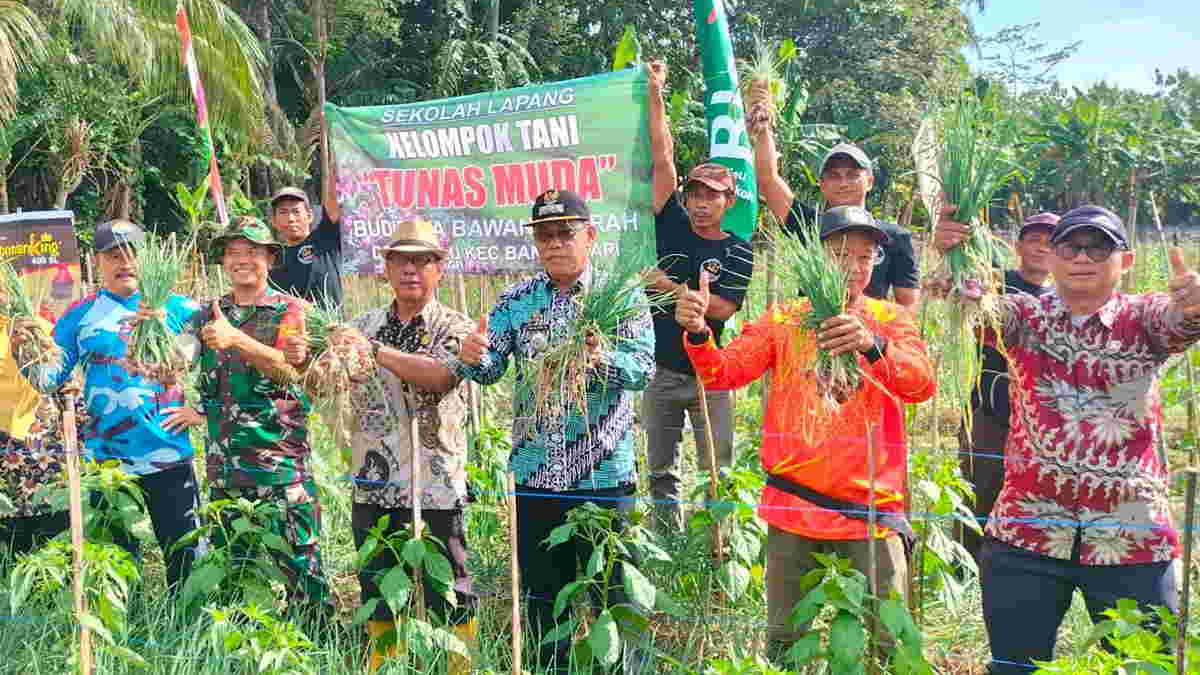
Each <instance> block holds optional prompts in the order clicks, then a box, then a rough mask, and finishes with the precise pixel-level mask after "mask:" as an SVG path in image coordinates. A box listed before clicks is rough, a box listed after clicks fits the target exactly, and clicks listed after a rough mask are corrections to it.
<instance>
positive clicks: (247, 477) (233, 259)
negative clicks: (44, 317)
mask: <svg viewBox="0 0 1200 675" xmlns="http://www.w3.org/2000/svg"><path fill="white" fill-rule="evenodd" d="M212 252H213V255H214V257H215V258H216V259H217V260H220V261H221V266H222V268H223V269H224V271H225V274H226V275H227V276H228V277H229V282H230V285H231V287H232V289H231V292H230V293H229V294H228V295H225V296H224V297H222V298H220V299H219V300H214V301H213V302H212V303H211V304H210V305H209V306H206V307H204V308H203V309H201V310H200V311H199V312H198V313H197V314H196V317H195V320H194V322H193V330H194V331H196V332H198V333H199V336H200V338H201V340H202V341H203V343H204V346H203V348H202V349H201V350H200V355H199V362H200V379H199V390H200V404H201V407H202V409H203V414H204V415H205V416H206V417H207V419H208V438H209V442H208V450H207V453H206V465H207V473H208V483H209V487H210V489H211V494H210V497H211V499H212V500H213V501H217V500H222V499H238V498H245V499H248V500H259V501H262V502H270V503H274V504H276V505H277V506H278V507H279V514H278V516H277V518H276V519H275V520H274V521H273V522H272V523H271V529H272V531H273V532H274V533H275V534H278V535H279V536H281V537H283V538H284V539H285V540H286V541H287V542H288V544H289V545H290V547H291V549H292V550H291V555H290V556H286V555H283V554H279V555H278V556H277V558H278V562H279V563H280V569H281V570H282V571H283V573H284V575H285V576H286V577H287V579H288V588H287V591H288V596H289V599H290V601H291V602H289V604H292V603H295V602H298V601H307V602H308V603H310V605H313V606H314V609H316V610H317V611H318V612H320V613H321V615H322V616H328V615H330V614H331V613H332V605H331V604H330V600H329V586H328V584H327V582H326V580H325V575H324V573H323V572H322V571H321V556H320V551H319V549H318V546H317V544H318V540H319V539H320V534H321V507H320V504H319V503H318V502H317V486H316V484H315V483H314V481H313V475H312V469H311V467H310V465H309V456H310V455H311V453H312V449H311V447H310V446H309V441H308V413H309V407H310V406H309V401H308V398H307V397H306V396H305V394H304V393H303V392H302V391H301V389H300V387H299V386H298V385H297V380H298V373H297V370H296V366H299V365H300V364H302V363H303V362H304V359H305V357H306V352H305V349H304V347H303V337H302V336H303V333H304V309H303V304H302V301H301V300H299V299H297V298H294V297H292V296H290V295H285V294H283V293H279V292H277V291H274V290H272V289H271V288H269V287H268V285H267V271H268V270H269V269H270V268H271V265H273V264H275V262H276V261H277V259H278V256H279V244H277V243H276V242H275V240H274V239H273V238H272V236H271V231H270V230H268V229H267V227H266V225H264V224H262V223H261V222H258V221H257V220H255V219H253V218H249V217H245V216H243V217H240V218H238V219H237V220H235V221H234V222H233V223H232V224H231V225H230V226H229V228H228V229H227V230H226V231H225V232H224V233H222V234H221V236H219V237H217V239H216V240H215V241H214V242H213V251H212ZM214 543H215V544H216V545H218V546H219V545H222V543H223V542H221V541H216V542H214Z"/></svg>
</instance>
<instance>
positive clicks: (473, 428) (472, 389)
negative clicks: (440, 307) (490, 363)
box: [454, 272, 480, 438]
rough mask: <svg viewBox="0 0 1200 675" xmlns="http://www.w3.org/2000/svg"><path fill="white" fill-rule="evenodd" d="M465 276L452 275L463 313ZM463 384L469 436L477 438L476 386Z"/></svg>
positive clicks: (465, 289)
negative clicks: (467, 412) (465, 389)
mask: <svg viewBox="0 0 1200 675" xmlns="http://www.w3.org/2000/svg"><path fill="white" fill-rule="evenodd" d="M465 276H466V275H465V274H463V273H462V272H459V273H458V274H456V275H454V280H455V281H454V290H455V295H456V299H457V300H458V306H457V307H456V308H455V309H457V310H458V311H460V312H462V313H463V314H467V282H466V279H465V278H464V277H465ZM464 384H465V385H466V387H467V408H468V410H469V411H470V417H469V418H468V424H469V427H470V433H471V438H477V437H478V436H479V427H480V423H479V401H478V389H477V388H476V385H475V383H474V382H472V381H471V380H467V381H466V382H465V383H464Z"/></svg>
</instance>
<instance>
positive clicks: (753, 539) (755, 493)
mask: <svg viewBox="0 0 1200 675" xmlns="http://www.w3.org/2000/svg"><path fill="white" fill-rule="evenodd" d="M753 441H754V444H755V447H757V439H753ZM720 473H721V475H720V476H719V479H718V481H717V495H716V499H715V500H713V501H712V502H708V501H707V482H708V481H700V482H699V484H698V485H697V486H696V487H695V489H694V490H693V492H692V499H693V500H695V501H701V500H705V506H704V508H702V509H697V510H695V511H693V512H692V515H691V517H690V518H689V519H688V531H689V533H690V534H691V535H692V536H691V537H690V538H689V547H688V551H687V553H686V555H688V556H708V555H709V553H708V552H710V551H712V541H711V537H712V531H713V524H714V523H721V524H722V533H723V539H724V541H723V543H724V545H725V550H726V553H727V557H726V559H725V561H724V563H723V564H722V565H721V566H720V567H719V568H718V569H717V570H716V579H717V582H718V583H719V584H720V585H721V588H722V589H723V590H724V592H725V594H726V596H728V598H729V599H730V600H731V601H733V602H738V601H740V600H742V599H743V598H744V597H745V596H746V595H747V594H748V593H753V592H757V591H760V590H762V588H763V583H764V582H763V579H764V568H763V560H762V557H763V545H764V543H765V542H766V537H767V531H766V528H765V527H763V523H762V521H761V520H760V519H759V518H758V517H757V514H755V511H754V505H755V504H756V503H757V502H758V499H759V495H760V494H761V493H762V488H763V484H764V483H765V481H764V479H763V476H762V474H761V473H760V472H759V471H757V470H756V468H755V467H753V466H735V467H733V468H729V469H721V471H720Z"/></svg>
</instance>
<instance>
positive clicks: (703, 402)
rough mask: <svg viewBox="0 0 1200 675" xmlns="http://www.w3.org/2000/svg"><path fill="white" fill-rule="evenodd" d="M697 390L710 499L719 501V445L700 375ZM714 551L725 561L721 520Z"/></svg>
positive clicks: (715, 527) (715, 523)
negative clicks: (705, 450) (702, 420)
mask: <svg viewBox="0 0 1200 675" xmlns="http://www.w3.org/2000/svg"><path fill="white" fill-rule="evenodd" d="M696 390H697V391H699V392H700V411H701V413H702V414H703V416H704V440H705V441H706V442H705V445H707V446H708V448H707V449H708V470H709V475H710V476H711V480H710V481H709V482H708V499H709V501H710V502H716V501H717V480H718V479H719V478H720V475H721V474H720V473H718V472H717V447H716V444H715V443H714V442H713V428H712V421H711V420H710V419H709V416H708V394H707V393H705V390H704V381H703V380H701V379H700V377H699V376H697V377H696ZM712 539H713V553H714V555H715V556H716V558H717V565H718V566H720V565H723V564H724V563H725V546H724V544H723V543H722V541H721V522H720V521H718V520H714V521H713V526H712Z"/></svg>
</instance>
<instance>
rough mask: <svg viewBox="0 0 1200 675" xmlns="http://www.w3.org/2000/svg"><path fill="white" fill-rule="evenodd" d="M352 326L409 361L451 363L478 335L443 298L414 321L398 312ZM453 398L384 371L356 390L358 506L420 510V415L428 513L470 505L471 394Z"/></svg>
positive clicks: (455, 392)
mask: <svg viewBox="0 0 1200 675" xmlns="http://www.w3.org/2000/svg"><path fill="white" fill-rule="evenodd" d="M350 324H351V325H352V326H353V327H354V328H356V329H357V330H358V331H359V332H361V333H362V334H363V335H366V336H367V337H369V338H373V339H376V340H379V341H381V342H382V343H384V344H386V345H388V346H389V347H394V348H396V349H399V350H400V351H402V352H405V353H407V354H420V355H422V356H427V357H429V358H432V359H434V360H435V361H439V362H441V363H443V364H447V367H448V368H449V367H450V364H451V363H452V362H454V361H455V357H456V356H457V355H458V353H459V351H460V350H461V348H462V341H463V338H465V337H466V336H467V335H469V334H471V333H472V332H473V331H474V330H475V324H474V322H472V321H471V320H470V319H469V318H467V316H466V315H465V314H462V313H461V312H456V311H454V310H452V309H450V308H449V307H446V306H445V305H443V304H442V303H440V302H438V301H437V300H436V299H434V300H431V301H430V302H429V304H427V305H426V306H425V308H424V309H422V310H421V312H420V313H419V314H417V315H416V316H414V317H413V318H412V319H411V320H409V321H401V320H400V319H398V318H397V317H396V316H395V314H394V312H393V310H392V309H391V308H390V307H380V308H378V309H373V310H371V311H369V312H367V313H365V314H362V315H361V316H358V317H356V318H355V319H354V320H353V321H351V322H350ZM454 378H455V386H454V388H452V389H451V390H450V391H448V392H446V393H440V392H433V391H426V390H424V389H419V388H417V387H413V386H412V385H410V384H408V383H406V382H404V381H403V380H401V379H400V378H399V377H397V376H396V374H395V373H393V372H392V371H390V370H388V369H387V368H384V367H382V366H376V368H375V372H374V373H373V374H372V376H371V377H369V378H367V379H366V380H365V381H364V382H356V383H354V385H353V386H352V388H351V391H350V400H351V401H352V402H353V404H354V407H353V409H354V411H355V413H354V414H355V421H354V424H353V428H354V431H353V433H352V434H351V437H350V446H351V450H352V455H353V461H352V470H353V472H354V501H355V503H360V504H376V505H378V506H382V507H384V508H402V507H409V506H412V500H411V498H410V494H411V489H410V485H411V484H412V438H411V435H412V417H411V416H410V415H411V414H410V406H413V405H414V402H415V408H416V414H417V435H418V437H419V439H420V444H421V450H420V455H421V458H420V462H421V486H420V487H419V494H420V495H421V506H422V508H426V509H457V508H462V507H463V506H464V505H465V504H466V498H467V388H466V387H461V386H458V383H459V382H460V381H461V378H459V377H458V376H457V375H455V376H454Z"/></svg>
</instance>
